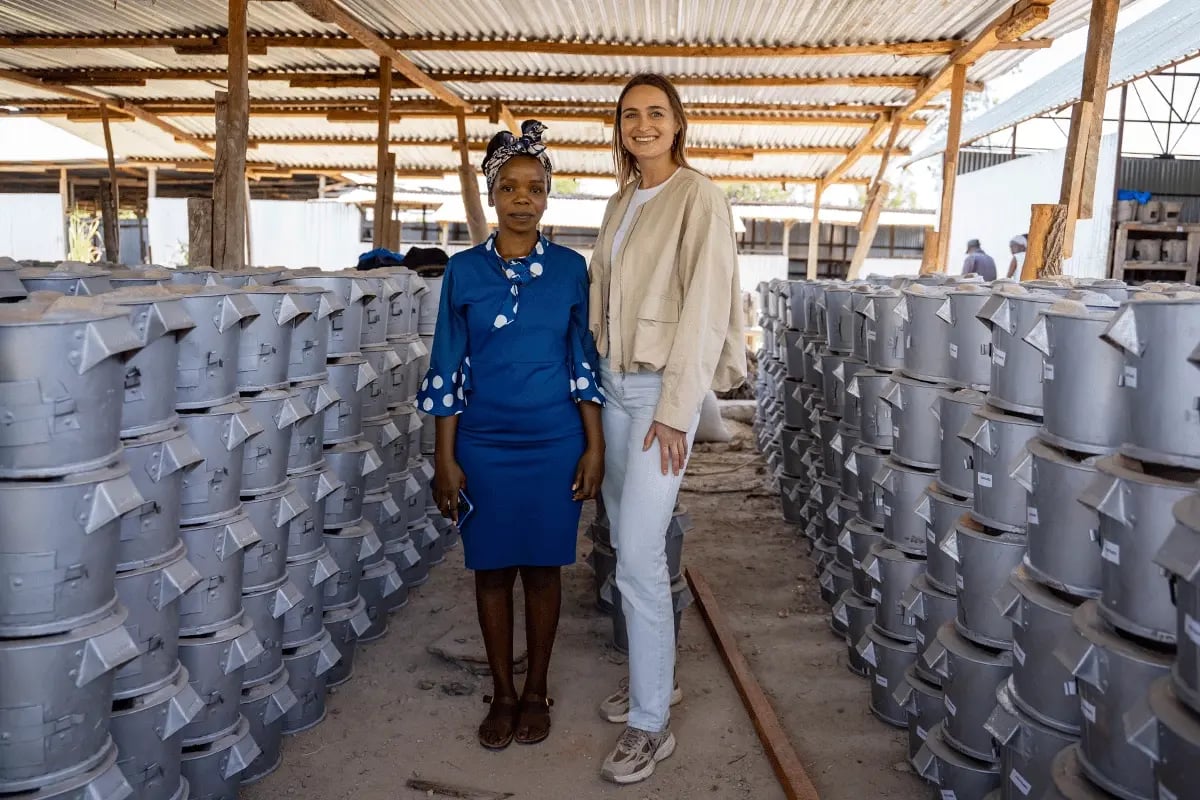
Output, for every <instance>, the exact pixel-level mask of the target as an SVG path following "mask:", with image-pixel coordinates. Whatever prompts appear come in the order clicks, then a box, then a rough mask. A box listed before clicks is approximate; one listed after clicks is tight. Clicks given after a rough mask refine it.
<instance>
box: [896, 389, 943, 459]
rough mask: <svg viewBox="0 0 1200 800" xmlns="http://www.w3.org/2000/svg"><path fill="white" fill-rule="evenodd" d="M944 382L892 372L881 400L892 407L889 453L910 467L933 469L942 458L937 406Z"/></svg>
mask: <svg viewBox="0 0 1200 800" xmlns="http://www.w3.org/2000/svg"><path fill="white" fill-rule="evenodd" d="M945 388H946V387H945V384H938V383H927V382H925V381H921V380H915V379H913V378H910V377H908V376H906V375H902V374H899V373H897V374H895V375H893V376H892V385H891V386H890V387H889V388H888V390H887V391H886V392H885V393H884V394H883V401H884V402H885V403H887V404H888V405H890V406H891V407H892V414H891V416H892V457H893V458H895V459H896V460H897V461H900V462H902V463H904V464H907V465H909V466H912V467H920V468H921V469H930V470H935V469H937V468H938V464H939V463H940V462H941V443H940V438H939V431H940V429H941V423H940V422H939V421H938V417H937V413H936V409H937V406H938V395H939V393H940V392H941V391H942V390H943V389H945Z"/></svg>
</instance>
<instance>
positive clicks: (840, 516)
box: [821, 496, 858, 546]
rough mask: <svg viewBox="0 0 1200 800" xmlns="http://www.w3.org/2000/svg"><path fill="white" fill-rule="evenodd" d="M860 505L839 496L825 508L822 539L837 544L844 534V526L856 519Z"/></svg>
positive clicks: (827, 542)
mask: <svg viewBox="0 0 1200 800" xmlns="http://www.w3.org/2000/svg"><path fill="white" fill-rule="evenodd" d="M857 510H858V506H857V504H856V503H853V502H851V501H849V500H847V499H846V498H844V497H841V496H839V497H838V498H837V500H836V501H835V502H833V503H831V504H830V505H829V507H828V508H826V509H825V513H824V514H823V515H822V516H823V520H822V521H823V523H824V530H823V531H822V533H821V539H822V540H823V541H825V543H826V544H830V545H834V546H836V545H837V541H838V537H839V536H841V535H842V528H844V527H845V526H846V524H847V523H848V522H850V520H852V519H854V517H855V515H856V512H857Z"/></svg>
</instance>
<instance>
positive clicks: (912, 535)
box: [875, 458, 936, 556]
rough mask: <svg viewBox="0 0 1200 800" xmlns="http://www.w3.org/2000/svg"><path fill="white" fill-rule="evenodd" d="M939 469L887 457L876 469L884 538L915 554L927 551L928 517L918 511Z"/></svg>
mask: <svg viewBox="0 0 1200 800" xmlns="http://www.w3.org/2000/svg"><path fill="white" fill-rule="evenodd" d="M935 474H936V473H933V472H928V471H926V470H921V469H916V468H914V467H910V466H907V465H905V464H901V463H899V462H898V461H896V460H895V459H893V458H888V460H887V461H886V462H884V465H883V467H882V468H881V469H880V470H879V471H878V472H876V473H875V485H876V487H877V489H876V491H877V492H878V493H879V496H880V497H881V498H882V501H883V539H884V541H886V542H888V543H889V544H891V545H893V546H894V547H898V548H899V549H901V550H903V551H904V552H906V553H911V554H912V555H917V556H924V555H925V541H926V534H925V521H924V520H923V519H921V517H919V516H918V515H917V507H918V506H919V505H920V504H921V498H922V497H923V496H924V493H925V490H926V488H928V487H929V485H930V483H931V482H932V480H933V477H934V475H935Z"/></svg>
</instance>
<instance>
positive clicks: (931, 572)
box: [915, 483, 971, 595]
mask: <svg viewBox="0 0 1200 800" xmlns="http://www.w3.org/2000/svg"><path fill="white" fill-rule="evenodd" d="M970 508H971V501H970V500H959V499H958V498H957V497H951V496H950V495H948V494H946V493H945V492H943V491H941V490H939V489H938V486H937V484H936V483H933V484H930V485H929V486H927V487H926V488H925V494H924V496H923V497H922V498H921V501H920V502H919V503H917V508H916V511H915V513H916V515H917V516H918V517H920V518H921V519H922V520H924V521H925V563H926V567H925V574H926V575H927V576H928V577H929V582H930V583H931V584H932V585H933V586H934V588H936V589H940V590H941V591H943V592H945V593H946V594H951V595H953V594H958V579H957V577H956V573H957V570H958V566H957V564H956V563H955V561H954V559H953V558H951V557H950V555H949V554H948V553H946V552H945V551H944V550H942V542H944V541H945V540H946V538H947V537H949V536H950V534H952V533H954V526H955V525H957V524H958V520H959V519H960V518H961V517H962V516H963V514H964V513H966V512H967V511H968V510H970Z"/></svg>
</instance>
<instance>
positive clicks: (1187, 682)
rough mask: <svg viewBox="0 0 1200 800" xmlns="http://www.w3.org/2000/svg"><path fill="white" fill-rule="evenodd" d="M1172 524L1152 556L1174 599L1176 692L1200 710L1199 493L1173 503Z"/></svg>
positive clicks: (1199, 712) (1174, 673)
mask: <svg viewBox="0 0 1200 800" xmlns="http://www.w3.org/2000/svg"><path fill="white" fill-rule="evenodd" d="M1174 514H1175V520H1176V523H1175V527H1174V529H1173V530H1172V531H1171V533H1170V534H1169V535H1168V536H1167V540H1166V542H1165V543H1164V544H1163V546H1162V548H1161V549H1159V551H1158V553H1157V555H1155V556H1154V563H1156V564H1158V565H1159V566H1160V567H1162V568H1163V569H1164V570H1166V572H1167V576H1168V577H1169V579H1170V581H1171V593H1172V596H1173V597H1174V599H1175V626H1176V627H1175V630H1176V635H1175V644H1176V646H1177V647H1178V651H1177V652H1176V655H1175V666H1174V667H1173V668H1172V673H1171V674H1172V679H1173V680H1174V682H1175V693H1176V694H1177V695H1179V698H1180V699H1181V700H1182V701H1183V702H1184V703H1187V704H1188V705H1189V706H1191V708H1192V709H1193V710H1194V711H1196V713H1198V714H1200V623H1198V622H1197V620H1200V495H1195V494H1193V495H1191V496H1190V497H1187V498H1184V499H1183V500H1180V501H1179V502H1178V503H1176V504H1175V509H1174Z"/></svg>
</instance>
